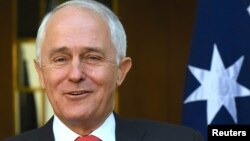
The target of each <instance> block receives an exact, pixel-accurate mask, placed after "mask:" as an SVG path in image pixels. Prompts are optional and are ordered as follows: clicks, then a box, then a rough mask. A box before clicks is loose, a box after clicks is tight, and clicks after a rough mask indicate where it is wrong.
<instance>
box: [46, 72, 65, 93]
mask: <svg viewBox="0 0 250 141" xmlns="http://www.w3.org/2000/svg"><path fill="white" fill-rule="evenodd" d="M44 74H45V75H44V83H45V88H46V90H47V91H55V90H56V89H57V88H58V85H59V84H60V83H61V82H62V81H63V79H65V78H66V73H65V71H61V70H56V69H48V70H46V71H45V73H44Z"/></svg>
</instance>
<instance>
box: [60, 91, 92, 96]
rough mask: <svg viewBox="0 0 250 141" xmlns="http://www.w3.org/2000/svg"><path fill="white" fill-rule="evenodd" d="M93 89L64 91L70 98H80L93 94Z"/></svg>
mask: <svg viewBox="0 0 250 141" xmlns="http://www.w3.org/2000/svg"><path fill="white" fill-rule="evenodd" d="M92 92H93V91H89V90H79V91H67V92H65V93H64V95H65V96H67V97H69V98H80V97H85V96H87V95H89V94H91V93H92Z"/></svg>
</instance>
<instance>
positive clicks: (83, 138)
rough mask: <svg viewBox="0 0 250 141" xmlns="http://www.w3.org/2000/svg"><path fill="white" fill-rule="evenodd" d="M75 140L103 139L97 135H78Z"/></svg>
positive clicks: (91, 140)
mask: <svg viewBox="0 0 250 141" xmlns="http://www.w3.org/2000/svg"><path fill="white" fill-rule="evenodd" d="M75 141H101V140H100V139H99V138H98V137H96V136H93V135H88V136H84V137H78V138H77V139H76V140H75Z"/></svg>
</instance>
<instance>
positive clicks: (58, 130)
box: [53, 113, 115, 141]
mask: <svg viewBox="0 0 250 141" xmlns="http://www.w3.org/2000/svg"><path fill="white" fill-rule="evenodd" d="M53 132H54V137H55V141H74V140H75V139H76V138H77V137H79V136H80V135H78V134H77V133H75V132H74V131H72V130H71V129H69V128H68V127H67V126H66V125H64V124H63V123H62V122H61V121H60V119H59V118H58V117H57V116H54V121H53ZM90 135H94V136H96V137H98V138H99V139H101V140H102V141H115V118H114V114H113V113H111V114H110V115H109V117H108V118H107V119H106V120H105V121H104V123H103V124H102V125H101V126H100V127H98V128H97V129H96V130H94V131H93V132H92V133H91V134H90Z"/></svg>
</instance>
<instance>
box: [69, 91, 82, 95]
mask: <svg viewBox="0 0 250 141" xmlns="http://www.w3.org/2000/svg"><path fill="white" fill-rule="evenodd" d="M81 94H83V93H82V92H73V93H71V95H81Z"/></svg>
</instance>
